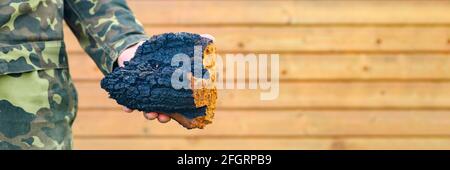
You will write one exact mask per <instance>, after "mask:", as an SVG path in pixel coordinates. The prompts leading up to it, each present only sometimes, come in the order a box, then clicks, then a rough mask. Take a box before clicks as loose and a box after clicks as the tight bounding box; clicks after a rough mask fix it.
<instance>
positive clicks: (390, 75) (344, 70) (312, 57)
mask: <svg viewBox="0 0 450 170" xmlns="http://www.w3.org/2000/svg"><path fill="white" fill-rule="evenodd" d="M224 56H225V55H223V54H222V60H223V61H226V58H225V57H224ZM279 56H280V63H279V66H280V67H279V69H280V79H281V80H298V81H308V80H318V81H319V80H324V81H329V80H390V81H396V80H399V81H405V80H413V81H414V80H449V79H450V67H449V65H450V55H449V54H428V53H424V54H333V53H331V54H301V53H300V54H292V53H287V54H280V55H279ZM69 64H70V67H71V68H76V69H72V70H70V71H71V73H72V78H73V79H75V80H96V81H98V80H100V79H102V78H103V74H102V73H101V72H100V71H99V69H98V68H97V66H96V65H95V64H94V62H93V61H92V60H91V59H90V58H89V56H88V55H86V54H73V55H71V56H70V62H69ZM226 68H227V67H225V69H226ZM268 68H269V70H270V68H271V67H270V65H269V66H268ZM222 72H225V70H223V71H222ZM235 72H236V70H235ZM245 73H246V74H247V78H248V73H249V70H248V67H246V71H245ZM221 75H223V76H224V78H225V79H226V78H227V77H226V76H225V74H221ZM268 76H269V77H270V74H269V75H268Z"/></svg>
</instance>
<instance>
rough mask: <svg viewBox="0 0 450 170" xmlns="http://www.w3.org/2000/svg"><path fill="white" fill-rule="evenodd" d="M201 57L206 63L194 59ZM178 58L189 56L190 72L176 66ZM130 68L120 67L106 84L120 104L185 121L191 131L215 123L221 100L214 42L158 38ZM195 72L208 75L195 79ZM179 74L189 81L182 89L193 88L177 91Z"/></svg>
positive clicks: (139, 53) (185, 36)
mask: <svg viewBox="0 0 450 170" xmlns="http://www.w3.org/2000/svg"><path fill="white" fill-rule="evenodd" d="M195 47H197V51H195V49H196V48H195ZM200 47H201V49H200ZM199 52H200V55H199V56H200V57H201V62H194V53H195V54H197V53H199ZM177 54H184V55H185V56H189V59H190V62H191V63H190V67H185V68H184V69H183V68H182V67H180V66H181V63H180V65H175V66H172V64H171V63H172V58H173V57H174V56H176V55H177ZM124 65H125V66H124V67H116V68H115V69H114V70H113V71H112V72H111V73H110V74H108V75H106V76H105V78H103V79H102V81H101V87H102V88H103V89H105V90H106V91H107V92H108V93H109V96H110V97H111V98H113V99H115V100H116V101H117V103H118V104H120V105H123V106H126V107H128V108H130V109H135V110H139V111H143V112H160V113H167V114H172V116H173V117H178V118H180V117H182V118H183V119H184V120H182V121H187V123H188V124H189V125H188V126H185V127H186V128H188V129H191V128H203V127H204V126H205V125H206V124H209V123H211V121H212V118H213V116H214V110H215V107H216V100H217V90H216V87H215V85H214V83H215V80H216V75H215V46H214V45H213V42H212V40H210V39H207V38H204V37H201V36H200V35H198V34H192V33H185V32H181V33H166V34H161V35H155V36H153V37H151V38H150V39H149V40H147V41H145V42H144V43H143V44H142V45H141V46H139V47H138V49H137V51H136V54H135V56H134V57H133V59H131V60H130V61H129V62H125V63H124ZM186 68H190V69H186ZM194 68H195V69H198V70H201V72H202V75H199V74H194V70H195V69H194ZM177 69H178V71H182V73H183V74H182V75H185V77H184V78H187V79H186V80H187V81H182V82H184V83H188V84H183V83H181V84H179V85H185V87H186V86H188V87H191V88H181V89H176V88H174V87H173V86H172V81H171V78H172V75H173V74H174V72H175V71H176V70H177ZM194 86H195V87H194ZM193 87H194V88H193Z"/></svg>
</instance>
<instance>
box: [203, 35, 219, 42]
mask: <svg viewBox="0 0 450 170" xmlns="http://www.w3.org/2000/svg"><path fill="white" fill-rule="evenodd" d="M200 36H202V37H205V38H208V39H210V40H213V41H216V38H214V36H212V35H210V34H202V35H200Z"/></svg>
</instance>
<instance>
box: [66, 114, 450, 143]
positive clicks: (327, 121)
mask: <svg viewBox="0 0 450 170" xmlns="http://www.w3.org/2000/svg"><path fill="white" fill-rule="evenodd" d="M78 117H79V118H78V121H77V122H75V125H74V132H75V134H76V136H78V137H123V136H128V137H144V136H147V137H229V138H231V137H235V138H245V137H252V136H253V137H273V138H277V137H302V136H309V137H314V136H340V137H348V136H350V137H351V136H394V137H395V136H411V135H416V136H431V137H433V136H439V135H440V136H442V135H450V131H448V129H450V121H448V120H450V111H411V110H406V111H398V110H397V111H392V110H375V111H374V110H347V111H334V110H325V111H321V110H275V111H274V110H251V111H244V110H237V111H236V110H234V111H233V110H219V111H218V112H217V113H216V114H215V118H214V123H213V124H211V125H208V126H207V127H206V128H205V129H202V130H199V129H194V130H189V131H187V130H185V129H183V128H181V126H180V125H179V124H178V123H176V122H174V121H171V122H170V123H168V124H161V123H157V122H156V121H149V120H146V119H144V117H143V115H142V113H139V112H134V113H124V112H122V111H121V110H119V109H117V110H106V111H105V110H81V111H80V113H79V114H78ZM92 129H95V131H93V130H92ZM112 129H114V130H112Z"/></svg>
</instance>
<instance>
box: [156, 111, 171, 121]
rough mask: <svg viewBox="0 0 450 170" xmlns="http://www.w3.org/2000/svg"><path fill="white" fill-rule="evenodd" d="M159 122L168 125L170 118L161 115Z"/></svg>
mask: <svg viewBox="0 0 450 170" xmlns="http://www.w3.org/2000/svg"><path fill="white" fill-rule="evenodd" d="M158 121H159V122H161V123H167V122H169V121H170V117H169V116H168V115H166V114H163V113H161V114H159V115H158Z"/></svg>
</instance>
